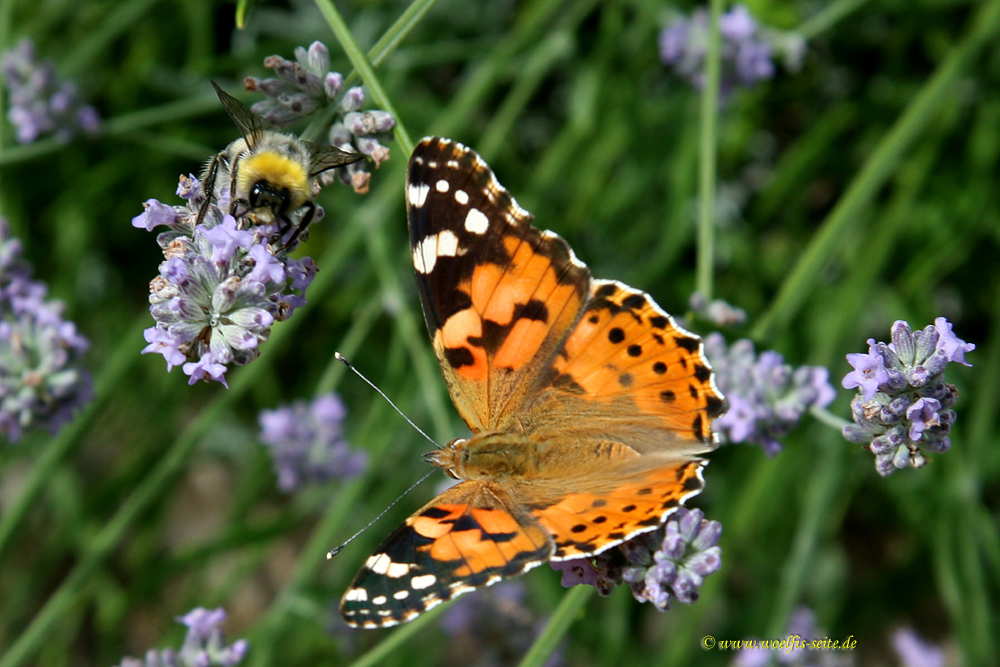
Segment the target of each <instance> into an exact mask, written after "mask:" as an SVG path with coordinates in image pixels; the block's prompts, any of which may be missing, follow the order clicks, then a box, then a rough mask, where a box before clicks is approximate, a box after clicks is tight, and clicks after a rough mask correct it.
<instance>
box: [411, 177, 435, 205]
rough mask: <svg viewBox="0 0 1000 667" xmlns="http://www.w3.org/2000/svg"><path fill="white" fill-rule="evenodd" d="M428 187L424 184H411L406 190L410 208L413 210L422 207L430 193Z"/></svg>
mask: <svg viewBox="0 0 1000 667" xmlns="http://www.w3.org/2000/svg"><path fill="white" fill-rule="evenodd" d="M430 189H431V188H430V186H429V185H427V184H426V183H417V184H413V183H411V184H410V186H409V187H408V188H406V198H407V199H408V200H409V201H410V206H413V207H414V208H420V207H421V206H423V205H424V202H425V201H426V200H427V193H428V192H430Z"/></svg>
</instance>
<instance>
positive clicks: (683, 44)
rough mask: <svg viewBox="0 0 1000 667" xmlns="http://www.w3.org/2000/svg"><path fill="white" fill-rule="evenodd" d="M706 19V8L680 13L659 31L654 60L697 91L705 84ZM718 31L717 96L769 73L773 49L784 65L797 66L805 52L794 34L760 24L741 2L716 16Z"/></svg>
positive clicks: (772, 65) (764, 77)
mask: <svg viewBox="0 0 1000 667" xmlns="http://www.w3.org/2000/svg"><path fill="white" fill-rule="evenodd" d="M708 19H709V17H708V10H707V9H705V8H704V7H699V8H698V9H696V10H695V11H694V13H693V14H692V15H691V17H690V18H687V17H684V16H680V17H678V18H676V19H674V21H672V22H671V23H670V25H668V26H667V27H666V28H664V29H663V30H662V31H661V32H660V60H661V61H662V62H663V64H664V65H669V66H671V67H672V68H673V69H674V71H675V72H677V74H679V75H681V76H682V77H684V78H685V79H687V80H688V81H689V82H691V84H692V85H693V86H695V87H696V88H698V89H699V90H700V89H701V88H703V87H704V86H705V60H706V57H707V54H708V38H709V25H708ZM719 33H720V38H721V47H720V48H721V52H720V56H721V62H722V71H721V78H720V93H721V97H722V98H723V99H724V98H726V97H727V96H728V95H729V94H730V93H731V92H732V91H733V90H734V89H735V88H736V87H737V86H738V85H744V86H752V85H754V84H755V83H757V82H758V81H761V80H762V79H770V78H771V77H773V76H774V71H775V66H774V62H773V60H772V56H773V55H775V54H776V53H777V54H780V55H783V56H784V59H785V63H786V67H788V68H789V69H797V68H798V63H800V62H801V59H802V55H803V53H804V51H805V42H804V40H802V39H801V38H800V37H797V36H794V35H792V34H790V33H780V32H778V31H776V30H771V29H766V28H763V27H762V26H761V25H760V24H758V23H757V21H756V20H755V19H754V18H753V16H751V15H750V10H749V9H747V7H746V5H742V4H741V5H736V6H734V7H733V8H732V9H731V10H730V11H728V12H726V13H724V14H723V15H722V16H720V17H719Z"/></svg>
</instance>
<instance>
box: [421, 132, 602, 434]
mask: <svg viewBox="0 0 1000 667" xmlns="http://www.w3.org/2000/svg"><path fill="white" fill-rule="evenodd" d="M406 198H407V212H408V220H409V228H410V242H411V248H412V250H413V264H414V268H415V270H416V276H417V285H418V289H419V291H420V298H421V302H422V304H423V308H424V316H425V318H426V320H427V328H428V330H429V331H430V334H431V339H432V340H433V343H434V348H435V351H436V352H437V354H438V359H439V361H440V362H441V368H442V371H443V372H444V376H445V379H446V381H447V383H448V386H449V388H450V390H451V395H452V399H453V400H454V402H455V405H456V407H457V408H458V410H459V412H460V413H461V414H462V417H463V418H464V419H465V420H466V422H467V423H468V424H469V426H470V427H471V428H472V430H473V431H474V432H475V431H479V430H485V429H503V428H505V427H506V426H507V425H508V424H509V420H510V419H511V418H513V416H514V415H515V414H516V411H517V408H519V407H520V405H521V404H522V403H523V401H524V399H525V394H526V392H527V391H528V390H529V389H530V388H531V387H532V386H533V385H534V384H535V382H534V378H535V376H537V375H538V374H539V373H540V371H541V369H542V368H543V367H544V366H545V365H546V364H547V362H548V360H549V359H550V358H551V357H552V355H553V354H554V353H555V350H556V348H557V347H558V346H559V344H560V343H561V342H562V340H563V338H564V337H565V335H566V333H567V332H568V331H569V329H570V327H572V325H573V324H574V323H575V321H576V319H577V317H578V316H579V313H580V309H581V307H582V305H583V301H584V299H585V298H586V296H587V293H588V290H589V285H590V272H589V271H588V270H587V267H586V266H584V265H583V264H582V263H580V262H579V261H577V260H576V258H575V257H574V255H573V252H572V250H570V248H569V246H568V245H567V244H566V242H565V241H563V240H562V239H561V238H559V237H558V236H557V235H555V234H552V233H551V232H541V231H539V230H538V229H536V228H535V227H533V226H532V225H531V219H532V218H531V215H530V214H529V213H528V212H527V211H525V210H524V209H522V208H521V207H520V206H518V205H517V202H516V201H514V198H513V197H511V196H510V194H509V193H508V192H507V190H505V189H504V188H503V186H501V185H500V184H499V183H498V182H497V180H496V178H495V177H494V175H493V172H492V171H491V170H490V168H489V167H488V166H487V165H486V163H485V162H483V161H482V159H481V158H480V157H479V156H478V155H476V154H475V153H474V152H473V151H470V150H469V149H467V148H465V147H464V146H462V145H461V144H457V143H455V142H451V141H448V140H445V139H438V138H429V139H424V140H423V141H421V142H420V143H419V144H418V145H417V147H416V148H415V149H414V151H413V156H412V157H411V160H410V168H409V172H408V174H407V186H406Z"/></svg>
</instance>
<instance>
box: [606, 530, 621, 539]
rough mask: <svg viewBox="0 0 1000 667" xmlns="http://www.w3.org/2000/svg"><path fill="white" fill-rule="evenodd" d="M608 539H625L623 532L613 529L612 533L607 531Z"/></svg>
mask: <svg viewBox="0 0 1000 667" xmlns="http://www.w3.org/2000/svg"><path fill="white" fill-rule="evenodd" d="M608 539H612V540H624V539H625V533H623V532H621V531H615V532H613V533H608Z"/></svg>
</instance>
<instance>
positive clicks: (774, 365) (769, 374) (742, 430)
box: [705, 333, 836, 456]
mask: <svg viewBox="0 0 1000 667" xmlns="http://www.w3.org/2000/svg"><path fill="white" fill-rule="evenodd" d="M705 354H706V356H707V357H708V360H709V361H710V362H711V363H712V368H713V369H715V373H716V376H715V381H716V383H718V385H719V389H720V390H721V391H722V392H723V393H724V394H725V395H726V398H727V399H728V400H729V411H728V412H727V413H726V414H724V415H723V416H721V417H719V418H718V419H716V420H715V421H714V422H713V423H712V426H713V427H714V428H715V429H717V430H718V432H719V433H720V434H721V435H722V437H723V438H725V439H726V440H728V441H729V442H734V443H736V442H752V443H754V444H758V445H760V446H761V447H763V448H764V451H765V452H766V453H767V455H768V456H774V455H775V454H777V453H778V452H780V451H781V443H780V442H779V441H778V438H781V437H783V436H784V435H785V434H787V433H788V431H789V430H790V429H791V428H792V427H793V426H794V425H795V424H797V423H798V421H799V420H800V419H801V418H802V415H803V414H805V412H806V410H808V409H809V408H810V407H811V406H813V405H815V406H818V407H821V408H824V407H826V406H827V405H829V404H830V403H831V402H832V401H833V399H834V398H835V397H836V391H835V390H834V388H833V386H831V385H830V382H829V375H830V373H829V371H828V370H827V369H826V368H823V367H822V366H800V367H799V368H795V369H793V368H792V367H791V366H789V365H787V364H785V363H784V360H783V358H782V356H781V355H780V354H778V353H777V352H773V351H766V352H761V353H760V356H759V357H758V356H757V355H756V354H755V353H754V347H753V342H752V341H750V340H747V339H745V338H744V339H741V340H738V341H736V342H735V343H733V344H732V345H731V346H729V347H728V349H727V347H726V341H725V339H724V338H723V337H722V336H721V335H720V334H718V333H712V334H709V335H708V336H707V337H706V338H705Z"/></svg>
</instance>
